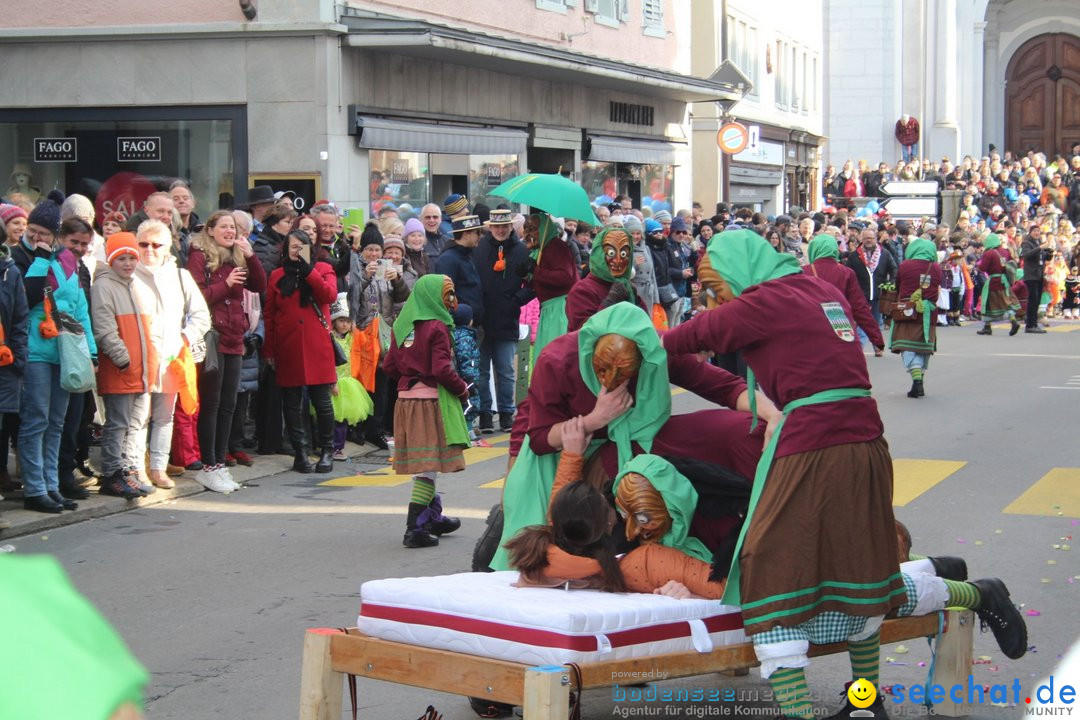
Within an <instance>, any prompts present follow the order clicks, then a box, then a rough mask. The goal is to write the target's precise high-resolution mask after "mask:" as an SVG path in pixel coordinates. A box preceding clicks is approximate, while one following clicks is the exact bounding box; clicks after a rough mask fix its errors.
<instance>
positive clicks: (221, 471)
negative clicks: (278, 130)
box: [187, 210, 266, 488]
mask: <svg viewBox="0 0 1080 720" xmlns="http://www.w3.org/2000/svg"><path fill="white" fill-rule="evenodd" d="M187 269H188V271H189V272H190V273H191V275H192V277H193V278H195V282H196V283H198V285H199V289H200V290H202V293H203V296H204V297H205V298H206V304H207V305H208V306H209V308H210V318H211V320H212V323H213V329H214V330H216V331H217V333H218V343H217V349H218V351H219V353H220V358H221V362H220V363H219V365H218V368H217V369H216V370H213V371H206V370H205V369H204V368H205V365H204V367H203V368H200V372H199V403H200V408H199V447H200V450H201V454H202V464H203V468H202V470H201V471H200V472H199V474H198V478H197V479H198V480H199V482H200V483H202V484H203V485H204V486H205V487H208V488H212V486H221V485H222V484H228V483H231V482H233V480H232V476H231V475H230V473H229V471H228V469H227V468H226V467H225V453H226V452H228V448H229V434H230V432H231V430H232V419H233V412H234V411H235V410H236V392H237V389H238V387H239V384H240V366H241V364H242V363H243V359H244V331H245V330H246V329H247V316H246V315H245V314H244V302H243V299H244V289H245V288H246V289H248V290H250V291H252V292H255V293H261V292H263V291H265V290H266V273H265V272H264V271H263V267H262V263H260V262H259V261H258V260H257V259H256V258H255V251H254V250H253V249H252V247H251V244H250V243H249V242H248V241H247V240H246V239H243V238H241V237H239V234H238V233H237V228H236V220H235V219H234V218H233V216H232V213H230V212H228V211H226V210H219V211H218V212H215V213H214V214H213V215H211V216H210V218H209V219H208V220H207V221H206V226H205V227H204V228H203V230H202V231H201V232H200V233H199V234H198V235H196V236H195V238H194V239H193V240H192V243H191V254H190V255H189V256H188V262H187ZM207 350H208V351H209V352H213V348H207ZM222 479H224V480H225V481H226V483H222V482H221V480H222Z"/></svg>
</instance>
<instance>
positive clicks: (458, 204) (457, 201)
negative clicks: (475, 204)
mask: <svg viewBox="0 0 1080 720" xmlns="http://www.w3.org/2000/svg"><path fill="white" fill-rule="evenodd" d="M468 207H469V198H467V197H465V196H464V195H458V194H457V193H453V194H451V195H447V196H446V200H444V201H443V208H442V209H443V212H445V213H446V214H447V215H451V216H452V215H454V214H455V213H459V212H461V211H462V210H465V209H466V208H468Z"/></svg>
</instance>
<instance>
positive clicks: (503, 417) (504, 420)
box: [499, 412, 514, 432]
mask: <svg viewBox="0 0 1080 720" xmlns="http://www.w3.org/2000/svg"><path fill="white" fill-rule="evenodd" d="M513 427H514V413H512V412H500V413H499V430H501V431H503V432H510V430H511V429H512V428H513Z"/></svg>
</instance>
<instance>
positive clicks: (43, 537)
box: [41, 535, 49, 540]
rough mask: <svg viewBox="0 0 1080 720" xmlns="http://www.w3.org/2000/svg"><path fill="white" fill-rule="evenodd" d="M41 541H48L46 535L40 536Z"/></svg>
mask: <svg viewBox="0 0 1080 720" xmlns="http://www.w3.org/2000/svg"><path fill="white" fill-rule="evenodd" d="M41 539H42V540H48V539H49V536H48V535H42V536H41Z"/></svg>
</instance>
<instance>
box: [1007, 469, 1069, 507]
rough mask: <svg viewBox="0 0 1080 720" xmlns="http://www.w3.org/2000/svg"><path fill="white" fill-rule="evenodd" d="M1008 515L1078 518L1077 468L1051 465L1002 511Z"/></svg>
mask: <svg viewBox="0 0 1080 720" xmlns="http://www.w3.org/2000/svg"><path fill="white" fill-rule="evenodd" d="M1002 512H1003V513H1009V514H1011V515H1042V516H1046V517H1054V516H1057V515H1064V516H1067V517H1080V468H1053V469H1051V470H1050V472H1048V473H1046V474H1045V475H1043V476H1042V478H1040V479H1039V481H1038V482H1037V483H1035V484H1034V485H1032V486H1031V487H1029V488H1028V489H1027V490H1026V491H1025V492H1024V494H1023V495H1021V496H1020V497H1018V498H1016V499H1015V500H1013V501H1012V503H1011V504H1010V505H1009V506H1008V507H1006V508H1005V509H1004V510H1002Z"/></svg>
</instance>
